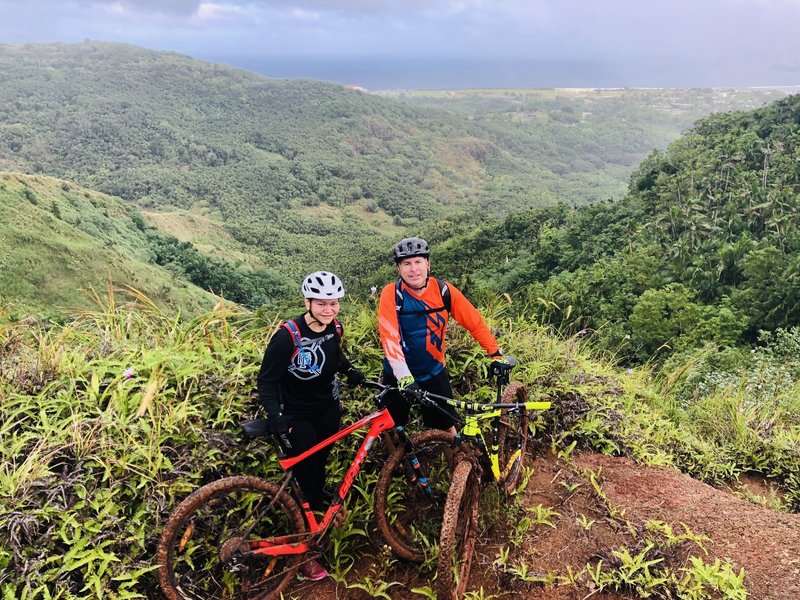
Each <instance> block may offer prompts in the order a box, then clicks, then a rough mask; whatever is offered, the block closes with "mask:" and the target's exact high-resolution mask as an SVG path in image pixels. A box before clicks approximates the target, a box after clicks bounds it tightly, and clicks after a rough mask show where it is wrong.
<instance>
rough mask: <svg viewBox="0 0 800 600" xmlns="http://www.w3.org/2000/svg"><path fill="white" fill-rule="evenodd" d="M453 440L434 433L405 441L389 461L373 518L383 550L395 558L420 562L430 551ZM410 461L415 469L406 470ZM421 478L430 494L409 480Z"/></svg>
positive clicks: (436, 536) (439, 519)
mask: <svg viewBox="0 0 800 600" xmlns="http://www.w3.org/2000/svg"><path fill="white" fill-rule="evenodd" d="M452 446H453V435H452V434H450V433H447V432H446V431H442V430H439V429H429V430H427V431H422V432H420V433H417V434H415V435H414V436H412V437H411V441H410V446H408V445H401V446H400V447H398V448H396V449H395V450H394V452H392V454H391V455H390V456H389V458H388V459H387V461H386V463H385V464H384V466H383V468H382V469H381V472H380V475H379V476H378V483H377V486H376V489H375V519H376V521H377V525H378V529H379V531H380V532H381V535H382V536H383V539H384V540H385V541H386V543H387V545H388V546H389V547H390V548H391V549H392V551H393V552H394V553H395V554H396V555H397V556H398V557H400V558H402V559H404V560H408V561H411V562H416V563H421V562H423V561H424V560H425V557H426V555H429V556H431V555H432V554H433V553H434V552H435V548H436V542H437V541H438V539H439V532H440V527H441V523H442V512H443V511H444V503H445V501H446V498H447V490H448V489H449V487H450V475H451V471H452V456H453V450H452ZM412 457H416V459H417V460H418V461H419V465H420V469H418V470H417V471H416V472H415V471H414V470H413V469H412V467H411V459H412ZM420 472H421V473H423V474H424V475H425V476H426V477H427V478H428V480H429V486H430V488H429V489H430V492H431V493H430V494H427V493H426V492H425V490H424V488H423V487H421V486H420V485H419V484H418V483H416V482H415V481H414V479H413V478H414V475H415V474H418V473H420Z"/></svg>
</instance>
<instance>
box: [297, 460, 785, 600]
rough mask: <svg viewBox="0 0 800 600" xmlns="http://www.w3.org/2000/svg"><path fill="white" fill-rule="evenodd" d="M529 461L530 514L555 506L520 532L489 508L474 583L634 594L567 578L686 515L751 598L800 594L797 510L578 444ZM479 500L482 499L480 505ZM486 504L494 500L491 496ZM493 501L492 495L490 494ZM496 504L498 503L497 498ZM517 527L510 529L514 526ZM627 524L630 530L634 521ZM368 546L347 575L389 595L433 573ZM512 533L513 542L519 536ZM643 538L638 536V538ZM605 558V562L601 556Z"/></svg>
mask: <svg viewBox="0 0 800 600" xmlns="http://www.w3.org/2000/svg"><path fill="white" fill-rule="evenodd" d="M530 464H531V466H533V467H534V469H535V471H534V474H533V476H532V478H531V480H530V481H529V483H528V486H527V487H526V489H525V490H524V492H523V493H522V497H521V505H522V506H523V507H525V509H526V514H527V515H528V516H533V515H535V514H536V507H537V506H541V507H544V508H550V509H551V510H553V511H555V512H556V513H557V515H554V516H552V517H551V518H550V521H551V522H552V525H548V524H541V523H540V524H537V525H534V526H532V527H530V528H529V529H527V530H525V532H524V534H523V535H520V527H521V526H520V525H519V523H520V521H521V520H517V522H516V523H508V522H501V521H502V520H501V519H497V518H494V519H493V518H492V517H491V516H490V515H486V518H485V519H484V521H488V523H484V524H483V525H484V526H483V528H482V531H481V535H480V539H479V540H478V546H477V549H476V556H475V559H474V561H473V567H472V573H471V576H470V589H471V590H479V589H480V588H481V587H482V588H483V591H484V593H485V595H486V596H487V597H493V598H502V599H512V598H513V599H516V598H519V599H523V598H524V599H526V600H545V599H547V600H573V599H574V600H588V599H590V598H591V599H592V600H614V599H622V598H625V599H633V598H637V597H638V596H637V595H636V594H635V593H633V592H631V591H622V592H615V591H609V590H597V589H595V588H594V587H593V586H592V584H591V582H589V581H588V578H586V577H583V578H575V579H576V580H575V581H573V582H572V583H567V582H566V581H565V578H568V575H569V573H570V572H572V573H578V572H579V571H580V570H581V569H582V568H583V567H584V566H585V565H586V564H587V562H592V563H594V562H596V561H597V560H599V559H601V558H602V559H603V560H604V561H609V560H610V559H611V551H612V550H614V549H618V548H621V547H628V548H635V547H636V544H637V537H636V535H634V533H635V531H636V530H638V531H643V530H644V528H645V525H646V523H647V522H648V521H652V520H658V521H663V522H666V523H668V524H670V525H671V526H672V527H673V529H674V531H675V532H676V533H679V532H682V531H683V527H682V525H681V524H683V523H685V524H686V525H687V526H688V527H689V528H690V529H691V531H692V532H694V533H695V534H697V535H703V536H707V537H708V538H710V539H709V541H706V542H704V544H703V545H704V547H705V548H706V550H707V551H708V555H707V556H706V555H703V554H702V550H699V549H698V548H697V547H696V546H693V551H692V554H694V555H696V556H702V557H703V559H704V560H705V561H706V562H707V563H708V562H713V561H714V559H716V558H719V559H721V560H723V561H724V560H726V559H730V561H732V563H733V564H734V565H735V567H736V569H737V571H738V569H741V568H743V569H744V570H745V574H746V576H745V585H746V586H747V589H748V590H749V592H750V598H752V599H753V600H771V599H775V600H785V599H789V598H800V552H799V551H798V549H799V548H800V515H796V514H786V513H782V512H778V511H775V510H770V509H768V508H764V507H763V506H759V505H756V504H753V503H751V502H748V501H747V500H744V499H742V498H740V497H738V496H736V495H734V494H733V493H731V492H730V491H726V490H718V489H715V488H713V487H711V486H709V485H707V484H705V483H702V482H700V481H697V480H695V479H692V478H691V477H689V476H687V475H684V474H682V473H680V472H679V471H676V470H675V469H671V468H667V467H649V466H643V465H639V464H636V463H635V462H634V461H633V460H631V459H628V458H620V457H609V456H604V455H600V454H594V453H589V452H585V453H581V454H578V455H576V456H574V457H573V460H572V461H571V464H567V463H565V462H564V461H562V460H559V459H558V458H556V457H554V456H551V455H549V453H548V454H546V455H540V456H537V457H535V458H531V463H530ZM589 472H593V473H595V474H596V476H597V479H598V481H599V482H600V485H601V489H602V493H603V494H604V495H605V497H606V500H607V502H608V503H610V504H611V505H612V506H614V507H615V508H616V509H617V510H618V511H620V513H622V516H621V517H619V516H617V517H615V516H612V515H610V514H609V512H608V509H607V505H606V504H604V503H603V502H602V501H600V500H599V499H598V495H597V493H596V492H595V491H594V490H593V488H592V486H591V484H590V483H589V479H588V476H587V473H589ZM483 504H484V503H483V502H482V508H484V506H483ZM490 507H491V502H490ZM494 507H495V510H497V509H498V501H497V500H495V501H494ZM499 508H500V509H502V506H500V507H499ZM515 527H516V528H517V529H516V531H515V530H514V528H515ZM631 529H633V530H634V531H632V530H631ZM374 539H375V540H376V543H375V550H374V554H373V553H370V554H371V555H370V556H367V557H365V558H364V559H363V560H362V561H361V562H360V563H359V564H358V565H356V567H355V568H354V569H353V570H352V571H351V572H350V573H349V574H348V576H347V579H348V581H349V582H357V581H360V580H362V579H363V578H365V577H368V576H369V577H372V578H373V579H377V580H379V579H382V580H383V581H387V582H389V581H397V582H399V583H400V584H401V585H398V586H393V587H391V588H389V589H387V593H388V594H389V595H390V596H391V598H393V599H398V600H405V599H412V598H414V599H419V598H423V597H424V596H422V595H420V594H417V593H413V592H412V591H411V590H412V588H414V587H418V586H425V585H431V582H430V581H429V575H426V574H424V573H420V572H419V570H418V569H417V567H416V566H415V565H409V564H406V563H403V562H396V563H391V561H390V566H389V567H386V566H383V567H380V568H376V563H381V564H383V565H385V564H386V562H385V561H381V559H380V556H381V549H380V547H379V538H378V537H377V534H376V537H375V538H374ZM515 542H516V543H515ZM639 543H640V541H639ZM504 549H507V550H508V560H507V561H506V562H505V565H501V564H499V563H498V557H499V556H500V554H501V550H504ZM687 556H688V550H685V551H683V550H679V551H677V552H676V556H673V557H671V559H670V560H671V562H670V563H669V564H670V566H671V567H673V568H679V567H680V566H681V564H682V561H685V560H686V558H687ZM605 564H608V563H607V562H606V563H605ZM523 568H524V572H525V573H527V575H528V576H529V577H530V576H539V577H544V576H547V575H548V573H549V574H550V575H551V576H556V577H557V579H556V581H555V582H554V583H551V584H543V583H541V582H526V581H525V580H524V578H523V577H520V569H523ZM289 597H292V598H298V599H300V598H303V599H311V598H313V599H314V600H328V599H334V598H346V599H355V600H358V599H361V598H369V597H371V596H369V595H368V594H366V593H363V592H362V591H361V590H358V589H348V588H346V587H344V586H342V585H337V584H336V583H335V582H333V581H332V580H330V579H328V580H326V581H324V582H319V583H314V584H310V583H304V584H298V585H296V586H294V587H293V588H292V589H291V590H290V591H289Z"/></svg>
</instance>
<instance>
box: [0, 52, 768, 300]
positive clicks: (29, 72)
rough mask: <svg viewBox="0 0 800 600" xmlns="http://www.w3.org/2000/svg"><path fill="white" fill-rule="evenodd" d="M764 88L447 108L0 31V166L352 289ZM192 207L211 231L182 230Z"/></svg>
mask: <svg viewBox="0 0 800 600" xmlns="http://www.w3.org/2000/svg"><path fill="white" fill-rule="evenodd" d="M780 93H781V92H763V93H762V95H760V96H759V95H757V94H755V93H747V94H743V95H740V94H736V93H733V92H731V93H730V94H729V96H730V98H728V97H726V96H725V95H723V94H716V95H714V94H711V95H709V94H706V93H704V92H696V93H695V92H692V91H689V92H686V93H683V94H681V95H679V96H678V98H677V99H676V100H675V101H674V102H673V103H671V104H669V103H666V104H665V101H664V98H663V94H660V93H648V92H647V91H638V92H635V93H622V92H619V93H617V96H618V97H619V98H620V99H619V100H614V104H612V105H607V104H605V101H604V100H602V98H605V97H606V96H607V95H608V94H607V93H603V94H600V96H601V97H602V98H601V97H598V96H597V94H594V95H589V97H584V96H581V95H578V96H577V97H569V96H568V95H566V94H564V93H563V92H556V91H535V92H531V91H529V92H511V91H506V92H504V91H497V93H495V94H494V95H493V97H492V99H491V100H490V101H489V102H488V103H487V101H486V100H485V98H484V96H483V95H480V96H471V97H468V98H467V99H466V100H465V99H464V98H463V97H460V98H459V100H458V109H457V110H452V107H453V105H452V104H443V103H439V104H435V103H428V104H420V106H419V107H411V106H408V105H406V104H403V103H401V102H398V101H397V100H395V99H387V98H382V97H378V96H376V95H371V94H365V93H362V92H358V91H351V90H347V89H345V88H343V87H341V86H338V85H333V84H327V83H321V82H315V81H303V80H294V81H288V80H274V79H268V78H266V77H263V76H260V75H257V74H254V73H249V72H246V71H242V70H237V69H232V68H229V67H226V66H223V65H218V64H211V63H207V62H203V61H199V60H195V59H192V58H189V57H186V56H180V55H177V54H172V53H163V52H161V53H159V52H153V51H148V50H144V49H141V48H136V47H133V46H127V45H121V44H111V43H103V42H84V43H80V44H51V45H2V46H0V169H5V170H9V171H21V172H29V173H41V174H46V175H51V176H55V177H58V178H62V179H66V180H69V181H75V182H77V183H79V184H80V185H83V186H86V187H89V188H91V189H95V190H98V191H101V192H103V193H106V194H111V195H114V196H118V197H120V198H123V199H125V200H127V201H129V202H132V203H135V204H136V205H138V206H139V207H140V208H141V209H142V210H143V211H146V212H147V213H149V214H150V216H149V217H148V219H149V222H151V223H154V224H156V225H161V224H164V222H165V221H169V224H168V225H167V227H168V231H170V232H172V234H173V235H175V236H176V237H177V238H179V239H181V240H182V241H192V240H194V242H193V243H196V244H197V245H198V246H197V247H198V248H206V249H211V248H212V247H213V248H217V249H219V250H221V251H222V254H221V256H222V257H223V258H225V259H226V260H227V259H229V260H230V261H231V262H236V261H242V263H243V264H250V265H254V266H259V265H266V266H269V267H270V268H271V269H272V270H273V272H274V273H279V274H280V277H283V278H284V279H283V281H282V282H281V285H286V284H288V282H294V281H296V280H297V278H298V277H299V276H300V275H301V274H302V273H304V272H307V271H308V270H310V269H316V268H330V269H335V270H338V271H340V272H342V273H343V274H346V275H348V277H349V279H350V281H351V282H353V283H354V284H357V287H358V286H360V287H359V289H360V290H361V291H363V290H364V289H365V286H364V285H363V284H364V283H365V279H366V278H368V276H369V275H370V274H371V273H374V272H375V270H376V267H377V265H378V264H380V263H381V261H382V259H383V257H384V256H385V253H386V250H387V248H388V247H389V245H390V244H391V242H392V241H394V240H396V238H397V237H398V236H400V235H402V234H403V233H405V232H407V231H411V230H418V229H419V226H420V225H429V224H432V223H437V222H444V223H446V224H445V225H443V226H441V227H439V228H438V229H444V230H445V231H446V230H447V229H449V228H450V227H451V226H452V225H451V224H453V223H458V222H460V221H463V220H467V221H468V222H469V221H470V220H471V219H476V220H480V219H485V218H487V217H488V216H490V215H497V216H502V215H504V214H506V213H507V212H508V211H510V210H519V209H521V208H533V207H541V206H553V205H555V204H557V203H559V202H565V203H567V204H571V205H572V204H585V203H587V202H593V201H597V200H602V199H605V198H608V197H610V196H613V195H615V194H618V193H619V194H621V192H622V190H623V188H624V185H625V182H626V181H627V179H628V177H629V174H630V172H631V170H632V169H633V168H634V166H635V165H636V164H638V162H639V161H640V160H641V159H642V158H643V157H644V156H646V154H647V153H648V152H649V151H650V150H651V149H652V148H653V147H658V146H660V145H663V144H664V143H665V141H666V140H667V139H674V137H676V136H677V135H678V133H679V132H680V130H681V129H683V128H684V127H685V126H687V125H688V123H690V122H691V119H692V118H694V115H695V113H702V112H707V111H708V110H712V109H721V108H725V107H726V106H730V105H731V103H735V102H738V101H740V100H739V99H741V98H746V100H741V101H749V102H758V101H759V100H760V101H762V102H763V101H764V100H765V99H767V98H769V97H771V96H770V94H780ZM540 96H544V97H543V98H540ZM687 106H688V107H689V108H686V107H687ZM442 109H444V110H442ZM158 213H167V214H168V215H169V216H168V217H163V218H162V217H159V216H158ZM197 218H202V219H203V222H204V223H206V224H207V225H208V226H207V227H206V226H204V228H205V229H206V230H207V231H210V232H212V235H214V236H218V239H217V241H215V242H213V243H211V242H210V241H207V242H203V241H202V240H198V239H197V238H196V237H193V236H192V235H188V234H189V233H190V232H192V231H193V230H194V225H193V222H192V219H197ZM222 228H224V231H222ZM354 250H355V251H354ZM351 287H353V286H352V285H351Z"/></svg>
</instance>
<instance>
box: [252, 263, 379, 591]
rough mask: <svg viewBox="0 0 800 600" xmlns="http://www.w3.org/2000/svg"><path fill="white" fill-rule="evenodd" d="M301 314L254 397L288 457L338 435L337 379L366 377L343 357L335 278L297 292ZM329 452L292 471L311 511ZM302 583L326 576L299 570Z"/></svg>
mask: <svg viewBox="0 0 800 600" xmlns="http://www.w3.org/2000/svg"><path fill="white" fill-rule="evenodd" d="M301 291H302V293H303V298H304V302H305V305H306V312H305V314H303V315H301V316H299V317H297V318H295V319H291V320H289V321H286V322H285V323H283V324H282V325H281V327H280V328H279V329H278V331H276V332H275V334H274V335H273V336H272V338H271V339H270V341H269V344H268V345H267V349H266V351H265V352H264V359H263V361H262V362H261V371H260V372H259V374H258V396H259V400H260V402H261V404H262V406H263V407H264V409H265V410H266V412H267V425H268V427H269V430H270V432H272V433H274V434H277V435H278V436H279V437H280V439H281V440H282V441H283V443H284V446H285V450H286V453H287V455H289V456H297V455H298V454H302V453H303V452H305V451H306V450H308V449H309V448H311V447H312V446H314V445H315V444H317V443H318V442H320V441H322V440H324V439H325V438H327V437H330V436H331V435H333V434H334V433H336V432H337V431H338V430H339V423H340V417H341V411H340V407H339V389H338V385H337V380H336V373H344V374H345V375H346V376H347V382H348V383H349V384H351V385H358V384H360V383H361V382H363V381H364V376H363V375H362V374H361V373H360V372H359V371H358V370H357V369H355V368H354V367H353V366H352V365H351V364H350V362H349V361H348V360H347V359H346V358H345V357H344V354H343V353H342V346H341V337H342V327H341V325H340V324H339V322H338V321H337V320H336V315H338V314H339V300H340V299H341V298H342V297H343V296H344V286H343V285H342V282H341V280H340V279H339V278H338V277H337V276H336V275H334V274H333V273H329V272H325V271H317V272H315V273H311V274H310V275H309V276H308V277H306V278H305V279H304V280H303V284H302V286H301ZM329 453H330V447H328V448H326V449H323V450H320V451H319V452H317V453H316V454H313V455H312V456H310V457H308V458H307V459H305V460H303V461H302V462H300V463H298V464H297V465H296V466H295V467H294V474H295V476H296V478H297V481H298V483H299V484H300V488H301V489H302V490H303V494H305V496H306V498H307V499H308V501H309V504H310V505H311V508H312V509H313V510H315V511H322V510H324V508H325V507H324V504H323V486H324V484H325V463H326V462H327V459H328V454H329ZM301 574H302V576H303V577H305V578H306V579H311V580H314V581H316V580H319V579H323V578H324V577H325V576H327V574H328V572H327V571H326V570H325V568H324V567H323V566H322V565H320V564H319V563H318V562H317V561H313V560H312V561H307V562H305V563H303V566H302V567H301Z"/></svg>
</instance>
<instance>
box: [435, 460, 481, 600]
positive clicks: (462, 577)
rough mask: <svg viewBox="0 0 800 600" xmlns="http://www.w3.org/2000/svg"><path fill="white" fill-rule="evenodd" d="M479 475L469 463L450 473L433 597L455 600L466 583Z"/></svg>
mask: <svg viewBox="0 0 800 600" xmlns="http://www.w3.org/2000/svg"><path fill="white" fill-rule="evenodd" d="M480 485H481V483H480V473H479V471H478V469H477V468H476V466H475V465H474V464H473V463H472V462H471V461H469V460H462V461H460V462H459V463H458V464H457V465H456V468H455V470H454V471H453V480H452V483H451V486H450V492H449V493H448V494H447V502H446V504H445V507H444V515H443V518H442V534H441V537H440V541H439V560H438V562H437V565H436V597H437V598H439V600H451V599H452V600H458V599H460V598H462V597H463V596H464V592H465V591H466V589H467V584H468V583H469V570H470V568H471V566H472V555H473V554H474V552H475V540H476V538H477V536H478V500H479V496H480V489H481V488H480Z"/></svg>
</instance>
